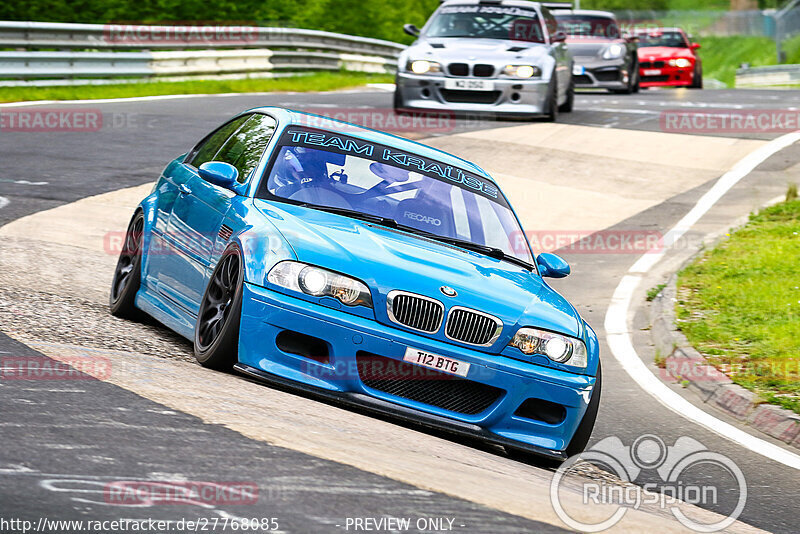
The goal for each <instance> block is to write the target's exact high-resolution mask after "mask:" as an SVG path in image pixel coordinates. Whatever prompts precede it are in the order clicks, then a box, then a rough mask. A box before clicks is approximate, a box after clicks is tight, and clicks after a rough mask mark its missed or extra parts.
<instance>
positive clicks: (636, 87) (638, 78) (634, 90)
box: [631, 61, 642, 93]
mask: <svg viewBox="0 0 800 534" xmlns="http://www.w3.org/2000/svg"><path fill="white" fill-rule="evenodd" d="M633 73H634V76H636V83H634V84H633V87H631V93H638V92H639V89H640V87H639V85H640V82H641V81H642V78H641V76H639V62H638V61H637V62H636V64H634V66H633Z"/></svg>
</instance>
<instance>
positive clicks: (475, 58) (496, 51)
mask: <svg viewBox="0 0 800 534" xmlns="http://www.w3.org/2000/svg"><path fill="white" fill-rule="evenodd" d="M548 49H549V46H548V45H545V44H541V43H530V42H525V41H512V40H510V39H509V40H505V39H473V38H455V37H451V38H440V39H420V40H419V41H417V42H416V43H414V44H413V45H411V46H410V47H409V48H408V49H407V50H406V53H407V54H408V58H409V59H412V60H414V59H428V60H430V61H439V62H441V63H445V64H448V63H455V62H470V63H476V62H483V63H498V64H499V63H507V62H509V61H514V60H523V59H524V60H525V61H536V60H537V59H539V58H543V57H545V56H547V55H548Z"/></svg>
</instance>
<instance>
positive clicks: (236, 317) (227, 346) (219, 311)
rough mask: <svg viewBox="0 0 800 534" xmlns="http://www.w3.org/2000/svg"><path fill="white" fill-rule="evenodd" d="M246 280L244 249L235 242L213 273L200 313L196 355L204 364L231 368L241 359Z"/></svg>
mask: <svg viewBox="0 0 800 534" xmlns="http://www.w3.org/2000/svg"><path fill="white" fill-rule="evenodd" d="M243 280H244V266H243V263H242V253H241V250H240V249H239V247H237V246H236V245H231V246H229V247H228V248H227V249H226V250H225V252H224V253H223V254H222V258H221V259H220V261H219V263H218V264H217V267H216V268H215V269H214V272H213V273H212V274H211V279H210V280H209V282H208V286H207V287H206V292H205V294H204V295H203V300H202V301H201V303H200V311H199V313H198V314H197V324H196V325H195V329H194V355H195V358H197V361H198V362H200V364H201V365H202V366H204V367H210V368H212V369H219V370H229V369H231V368H232V367H233V364H235V363H236V361H237V354H238V346H239V322H240V319H241V315H242V284H243Z"/></svg>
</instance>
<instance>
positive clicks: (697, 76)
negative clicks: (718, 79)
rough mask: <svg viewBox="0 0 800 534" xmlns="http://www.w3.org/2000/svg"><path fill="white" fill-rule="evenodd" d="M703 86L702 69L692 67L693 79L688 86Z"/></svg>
mask: <svg viewBox="0 0 800 534" xmlns="http://www.w3.org/2000/svg"><path fill="white" fill-rule="evenodd" d="M702 88H703V69H702V67H701V68H697V67H695V69H694V79H693V80H692V84H691V85H690V86H689V89H702Z"/></svg>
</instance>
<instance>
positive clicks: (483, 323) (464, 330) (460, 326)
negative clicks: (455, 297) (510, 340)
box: [444, 307, 503, 346]
mask: <svg viewBox="0 0 800 534" xmlns="http://www.w3.org/2000/svg"><path fill="white" fill-rule="evenodd" d="M502 329H503V322H502V321H500V319H498V318H497V317H492V316H491V315H487V314H485V313H481V312H478V311H475V310H469V309H467V308H460V307H454V308H452V309H451V310H450V313H449V314H448V316H447V326H446V327H445V331H444V332H445V335H446V336H447V337H448V338H450V339H452V340H454V341H461V342H462V343H469V344H470V345H483V346H486V345H491V344H492V343H494V341H495V340H496V339H497V338H498V336H499V335H500V331H501V330H502Z"/></svg>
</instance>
